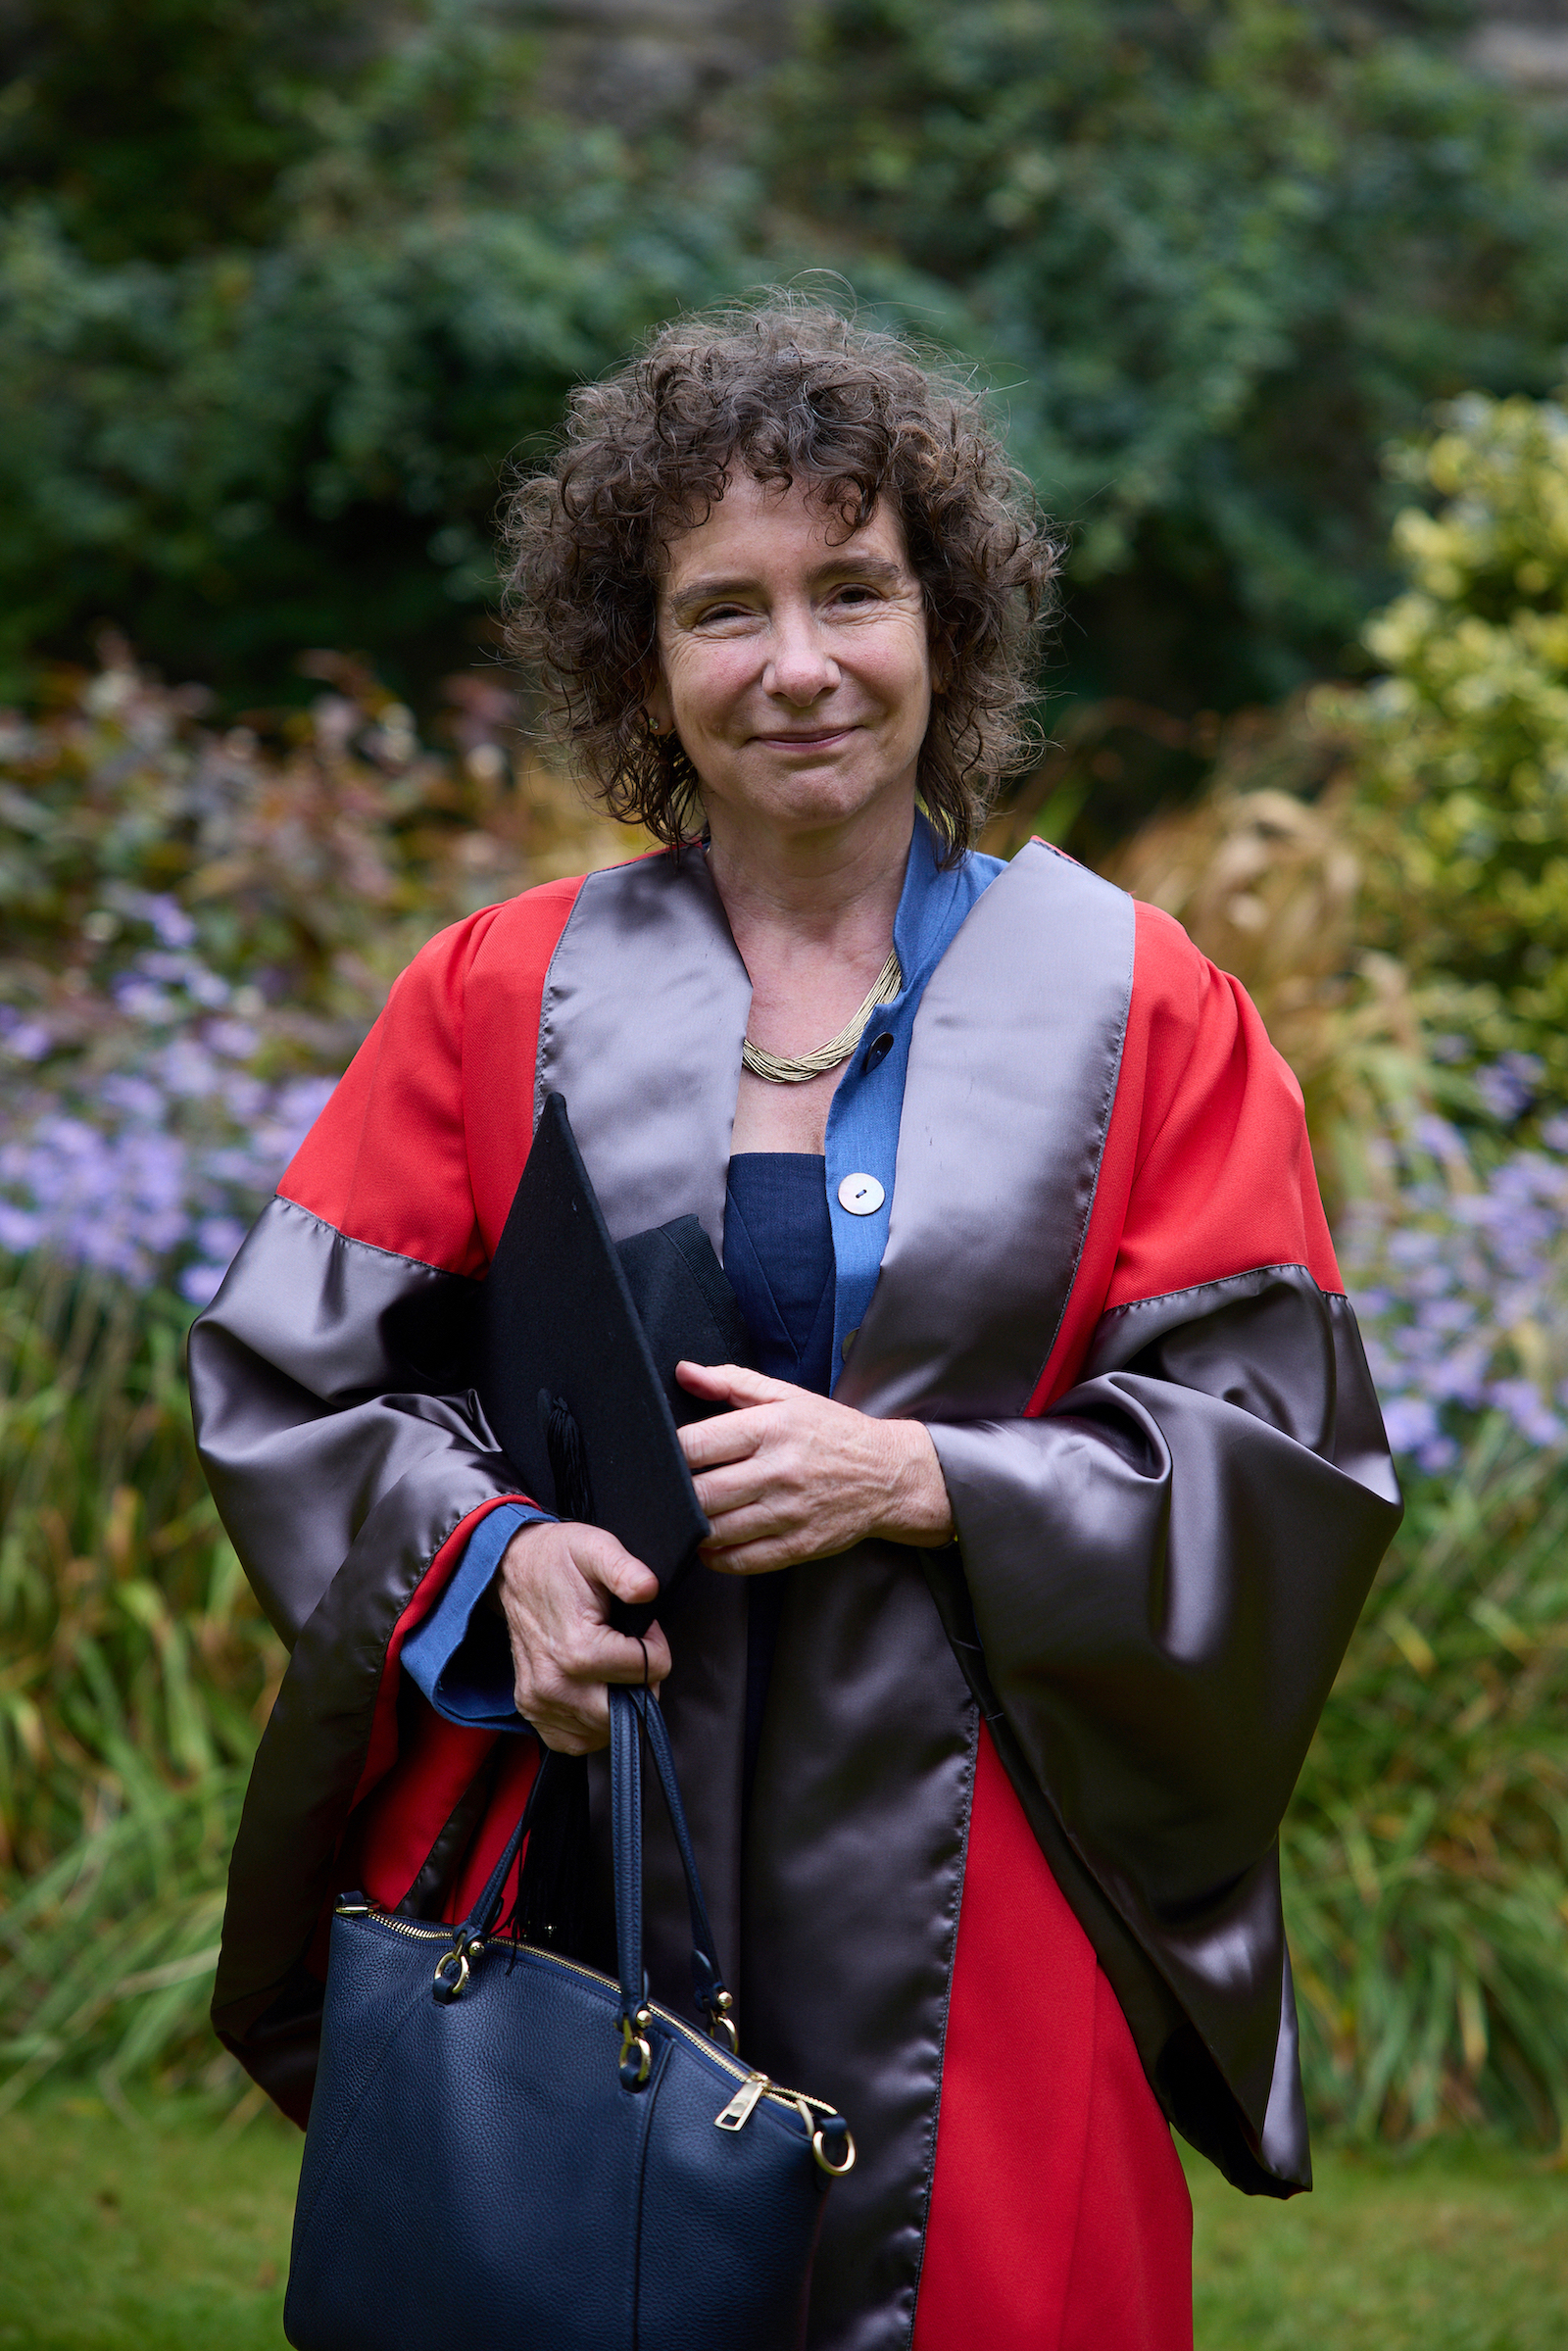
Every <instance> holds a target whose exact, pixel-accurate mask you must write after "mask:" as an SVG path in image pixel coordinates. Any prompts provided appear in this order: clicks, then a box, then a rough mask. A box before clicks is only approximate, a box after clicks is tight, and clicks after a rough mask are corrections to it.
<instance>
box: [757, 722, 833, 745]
mask: <svg viewBox="0 0 1568 2351" xmlns="http://www.w3.org/2000/svg"><path fill="white" fill-rule="evenodd" d="M854 731H855V730H854V728H853V726H850V725H844V726H825V727H818V728H817V729H816V731H815V732H814V733H813V734H809V735H762V736H760V737H759V740H760V742H763V743H770V744H771V745H772V746H773V748H774V749H775V750H776V751H820V750H822V749H823V747H824V746H825V745H826V744H829V743H842V741H843V740H844V738H845V736H846V735H849V734H853V733H854Z"/></svg>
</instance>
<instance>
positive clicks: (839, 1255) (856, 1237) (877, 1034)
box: [403, 815, 1004, 1731]
mask: <svg viewBox="0 0 1568 2351" xmlns="http://www.w3.org/2000/svg"><path fill="white" fill-rule="evenodd" d="M1003 870H1004V868H1003V862H1002V859H1001V858H1000V857H980V856H978V855H977V854H975V853H974V852H971V853H970V854H969V855H968V856H966V857H963V858H961V859H960V860H959V862H958V863H957V864H956V865H954V866H951V867H949V868H948V869H947V870H946V871H944V870H943V869H942V868H941V867H940V866H939V865H938V863H937V845H936V838H935V835H934V834H933V833H932V830H931V827H930V825H929V824H928V822H927V821H926V819H925V817H924V816H923V815H917V816H916V817H915V820H914V835H913V838H912V839H911V841H910V843H909V857H908V862H907V865H906V867H905V874H904V889H903V892H902V894H901V896H900V899H899V910H898V913H897V915H896V917H895V918H894V924H893V944H894V946H895V947H896V948H897V949H898V951H899V963H900V966H901V968H902V970H903V974H904V985H903V987H902V989H901V990H900V992H899V994H898V995H897V996H896V997H895V998H894V999H893V1002H892V1003H891V1004H884V1005H883V1006H881V1008H880V1009H879V1011H878V1012H877V1013H875V1014H874V1015H873V1017H872V1019H871V1020H870V1022H869V1023H868V1025H867V1028H866V1032H865V1035H864V1037H863V1038H862V1039H861V1041H860V1043H859V1044H858V1046H857V1048H856V1050H855V1053H854V1054H853V1055H852V1057H851V1059H850V1061H849V1063H848V1065H847V1066H846V1068H845V1070H844V1074H843V1076H842V1077H841V1078H840V1080H839V1083H838V1086H837V1088H836V1090H835V1092H834V1096H833V1102H832V1107H831V1108H830V1109H829V1111H828V1116H827V1138H826V1148H825V1151H824V1156H823V1175H824V1178H825V1181H826V1185H827V1200H828V1212H829V1216H830V1218H831V1221H832V1227H833V1258H834V1267H835V1275H836V1293H835V1304H834V1315H833V1358H832V1379H833V1382H834V1384H835V1385H836V1384H837V1381H838V1377H839V1374H840V1372H841V1370H842V1369H843V1366H844V1361H845V1357H846V1356H847V1355H848V1353H849V1349H850V1345H851V1342H852V1341H853V1339H854V1337H855V1334H856V1332H857V1331H858V1329H859V1327H860V1320H861V1317H862V1316H863V1314H864V1313H865V1309H866V1307H867V1306H868V1305H869V1304H870V1302H871V1293H872V1291H873V1290H874V1289H875V1288H876V1280H877V1275H878V1273H879V1272H880V1271H881V1267H882V1254H883V1251H884V1249H886V1247H887V1239H888V1218H889V1216H890V1214H891V1212H892V1207H893V1176H894V1167H895V1162H896V1160H897V1158H898V1150H899V1122H900V1119H901V1117H902V1115H903V1111H904V1084H905V1078H906V1075H907V1070H908V1065H909V1041H910V1037H911V1035H912V1033H913V1029H914V1016H915V1014H916V1012H917V1011H918V1010H919V1008H920V999H921V997H922V996H923V995H924V993H925V989H926V983H927V982H928V980H929V979H930V977H931V974H932V972H933V971H934V970H935V969H936V967H937V965H938V963H940V962H941V960H942V957H943V956H944V955H946V953H947V951H948V949H949V948H950V947H951V946H952V944H953V942H954V940H955V938H956V936H957V933H958V930H959V928H960V926H961V925H962V923H963V920H964V917H965V916H966V915H967V914H968V912H969V909H970V907H971V906H973V905H974V903H975V901H976V899H977V898H979V896H980V894H981V892H982V891H984V890H987V889H989V887H990V885H991V884H992V883H993V882H994V881H995V880H996V878H997V876H998V874H999V873H1001V872H1002V871H1003ZM852 1175H869V1176H874V1177H875V1178H876V1180H877V1182H878V1183H879V1184H880V1185H881V1187H882V1193H883V1198H882V1202H881V1205H880V1206H879V1207H878V1208H876V1209H875V1210H874V1211H873V1213H872V1214H870V1215H869V1216H857V1215H855V1214H854V1213H853V1212H852V1211H851V1210H850V1209H848V1208H846V1207H845V1206H844V1205H843V1203H842V1201H841V1200H840V1199H839V1188H840V1186H841V1185H842V1184H843V1182H844V1180H845V1178H846V1177H848V1176H852ZM550 1515H551V1514H550V1512H549V1511H547V1510H535V1509H533V1508H531V1507H528V1506H525V1505H523V1504H522V1503H518V1502H504V1503H503V1504H502V1505H501V1506H500V1508H499V1509H495V1510H491V1511H489V1512H488V1513H487V1514H486V1516H485V1517H484V1519H483V1520H482V1521H481V1522H480V1524H479V1525H478V1527H476V1528H475V1530H474V1532H473V1534H472V1535H471V1536H470V1538H469V1540H468V1543H467V1547H466V1550H465V1552H464V1555H463V1558H462V1561H461V1562H460V1564H459V1567H458V1570H457V1573H456V1574H455V1575H454V1577H453V1579H452V1581H451V1583H450V1584H449V1585H448V1586H447V1589H446V1591H445V1592H444V1593H443V1594H442V1597H441V1599H440V1601H439V1602H438V1604H437V1605H436V1607H434V1608H433V1609H432V1610H431V1612H430V1614H429V1615H428V1616H427V1617H426V1618H425V1620H424V1622H423V1624H422V1625H420V1626H419V1627H418V1628H417V1631H416V1632H415V1633H414V1634H413V1635H412V1636H411V1638H410V1639H409V1640H408V1641H406V1642H405V1643H404V1648H403V1663H404V1665H405V1667H406V1668H407V1670H408V1672H409V1674H410V1675H411V1676H412V1677H413V1679H414V1681H415V1683H416V1684H417V1687H418V1688H419V1689H420V1690H423V1692H424V1694H425V1696H426V1697H427V1698H428V1699H429V1701H430V1703H431V1705H432V1706H433V1707H434V1708H435V1710H436V1712H437V1713H438V1714H442V1715H445V1717H446V1718H447V1720H448V1721H449V1722H456V1723H466V1724H468V1725H470V1726H471V1727H474V1728H478V1729H482V1730H489V1731H525V1730H526V1729H527V1728H528V1726H527V1724H526V1723H525V1722H524V1721H523V1719H522V1717H521V1716H520V1715H519V1714H518V1712H517V1710H516V1708H515V1705H514V1704H513V1700H512V1662H511V1652H510V1649H509V1646H508V1641H507V1632H506V1626H505V1624H504V1623H503V1622H502V1620H501V1618H500V1617H499V1616H497V1614H496V1613H495V1611H494V1609H492V1608H489V1607H485V1606H482V1605H481V1603H482V1601H483V1599H484V1595H485V1592H487V1591H488V1589H489V1586H490V1583H491V1581H492V1579H493V1577H494V1575H495V1572H496V1569H497V1568H498V1567H499V1566H500V1564H501V1557H502V1553H503V1552H504V1551H505V1549H506V1547H507V1544H508V1543H510V1542H511V1541H512V1538H513V1536H514V1535H515V1534H516V1532H517V1530H518V1529H519V1528H520V1527H526V1526H532V1525H534V1524H535V1523H536V1522H537V1521H538V1520H540V1519H547V1518H549V1517H550Z"/></svg>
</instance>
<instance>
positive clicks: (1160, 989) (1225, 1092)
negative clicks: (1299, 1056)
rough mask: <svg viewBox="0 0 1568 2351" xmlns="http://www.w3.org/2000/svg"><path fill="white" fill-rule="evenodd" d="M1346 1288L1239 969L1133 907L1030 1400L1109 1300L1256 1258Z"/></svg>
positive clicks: (1209, 1278)
mask: <svg viewBox="0 0 1568 2351" xmlns="http://www.w3.org/2000/svg"><path fill="white" fill-rule="evenodd" d="M1264 1265H1304V1266H1305V1267H1306V1268H1307V1269H1308V1271H1309V1272H1310V1273H1311V1275H1312V1278H1313V1279H1314V1281H1316V1282H1317V1283H1318V1284H1319V1285H1320V1286H1321V1287H1322V1288H1323V1289H1324V1290H1328V1291H1342V1290H1343V1288H1344V1284H1343V1283H1342V1281H1341V1279H1340V1272H1339V1267H1338V1265H1337V1264H1336V1262H1335V1257H1334V1246H1333V1243H1332V1242H1331V1240H1330V1238H1329V1229H1328V1223H1327V1220H1326V1218H1325V1217H1324V1214H1323V1205H1322V1201H1321V1200H1320V1199H1319V1197H1318V1189H1317V1177H1316V1174H1315V1172H1314V1170H1313V1166H1312V1151H1311V1146H1310V1144H1309V1143H1308V1140H1307V1133H1306V1115H1305V1111H1304V1109H1303V1107H1302V1102H1301V1090H1300V1087H1299V1085H1298V1084H1297V1082H1296V1078H1295V1076H1294V1074H1293V1072H1292V1071H1291V1069H1290V1067H1289V1065H1288V1063H1287V1062H1286V1061H1285V1060H1284V1059H1283V1058H1282V1056H1281V1055H1280V1054H1279V1053H1276V1051H1275V1049H1274V1047H1273V1046H1272V1045H1271V1044H1270V1043H1269V1040H1268V1032H1267V1031H1266V1030H1265V1028H1264V1026H1263V1023H1262V1020H1261V1019H1260V1018H1259V1016H1258V1013H1257V1010H1256V1007H1255V1006H1254V1005H1253V1004H1252V1002H1251V1000H1250V997H1249V996H1248V993H1247V991H1246V989H1245V988H1244V987H1243V986H1242V984H1241V982H1240V981H1239V980H1234V979H1232V978H1231V977H1230V976H1229V975H1228V974H1227V973H1225V972H1223V971H1220V970H1218V969H1216V967H1215V966H1214V965H1213V964H1212V963H1210V962H1209V961H1208V959H1207V957H1206V956H1204V955H1200V953H1199V951H1198V949H1197V948H1196V947H1195V946H1194V945H1193V943H1192V941H1191V940H1190V939H1189V938H1188V936H1187V933H1186V932H1185V931H1184V930H1183V929H1182V927H1181V925H1180V923H1178V922H1176V921H1173V920H1172V918H1171V916H1170V915H1168V914H1164V913H1161V911H1160V910H1159V908H1158V907H1157V906H1143V905H1140V906H1139V907H1138V910H1137V944H1136V949H1135V954H1134V964H1133V988H1132V1001H1131V1004H1130V1005H1129V1007H1128V1014H1127V1035H1126V1041H1125V1044H1124V1046H1123V1049H1122V1060H1121V1071H1120V1075H1119V1078H1118V1080H1117V1086H1116V1100H1115V1102H1114V1104H1113V1106H1112V1109H1111V1116H1110V1125H1109V1129H1108V1131H1107V1134H1106V1138H1105V1150H1104V1154H1103V1158H1102V1161H1101V1168H1100V1181H1099V1185H1098V1187H1097V1189H1096V1193H1095V1204H1094V1210H1093V1213H1092V1215H1091V1217H1090V1222H1089V1230H1088V1233H1087V1234H1086V1236H1085V1240H1084V1249H1083V1255H1082V1258H1081V1260H1080V1263H1079V1270H1078V1278H1077V1280H1076V1282H1075V1283H1074V1285H1073V1293H1072V1297H1071V1298H1070V1300H1069V1301H1068V1308H1067V1312H1066V1314H1065V1315H1064V1317H1063V1319H1062V1329H1061V1332H1060V1334H1059V1336H1058V1339H1057V1342H1056V1345H1055V1347H1054V1349H1053V1351H1052V1358H1051V1362H1050V1364H1049V1365H1048V1366H1047V1370H1046V1374H1045V1377H1044V1378H1043V1380H1042V1381H1041V1384H1040V1387H1039V1389H1038V1391H1037V1392H1036V1396H1035V1398H1034V1400H1033V1403H1032V1405H1031V1409H1032V1410H1039V1409H1041V1408H1043V1406H1044V1405H1045V1404H1046V1403H1048V1402H1050V1401H1051V1399H1052V1398H1053V1397H1054V1396H1059V1395H1061V1394H1062V1393H1063V1391H1064V1390H1066V1389H1067V1388H1069V1387H1071V1385H1072V1383H1073V1381H1074V1379H1075V1378H1076V1377H1077V1373H1078V1366H1079V1364H1080V1363H1081V1361H1082V1359H1083V1354H1084V1350H1085V1348H1086V1347H1088V1345H1089V1341H1090V1338H1091V1336H1092V1335H1093V1332H1094V1329H1095V1326H1096V1324H1097V1323H1098V1322H1099V1320H1100V1317H1101V1315H1102V1314H1103V1313H1104V1312H1105V1311H1106V1310H1107V1309H1108V1308H1110V1307H1113V1306H1123V1305H1127V1304H1130V1303H1131V1302H1132V1301H1133V1300H1134V1299H1138V1298H1165V1297H1168V1296H1169V1295H1170V1294H1171V1292H1173V1291H1177V1290H1188V1289H1191V1288H1193V1287H1194V1285H1195V1284H1197V1283H1200V1282H1217V1281H1223V1280H1225V1279H1226V1278H1227V1277H1228V1276H1230V1275H1232V1274H1238V1273H1249V1272H1250V1271H1251V1270H1252V1269H1253V1268H1254V1267H1256V1266H1264Z"/></svg>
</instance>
